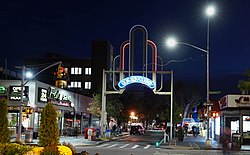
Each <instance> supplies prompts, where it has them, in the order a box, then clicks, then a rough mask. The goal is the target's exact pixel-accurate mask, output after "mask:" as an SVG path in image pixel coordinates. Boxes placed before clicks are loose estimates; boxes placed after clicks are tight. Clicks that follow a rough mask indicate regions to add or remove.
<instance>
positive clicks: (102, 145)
mask: <svg viewBox="0 0 250 155" xmlns="http://www.w3.org/2000/svg"><path fill="white" fill-rule="evenodd" d="M107 145H109V144H102V145H98V146H96V147H104V146H107Z"/></svg>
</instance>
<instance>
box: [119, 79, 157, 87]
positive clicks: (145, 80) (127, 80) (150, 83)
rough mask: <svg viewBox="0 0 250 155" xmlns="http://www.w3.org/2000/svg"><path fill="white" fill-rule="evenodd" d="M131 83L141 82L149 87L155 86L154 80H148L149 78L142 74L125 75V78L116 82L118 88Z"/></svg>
mask: <svg viewBox="0 0 250 155" xmlns="http://www.w3.org/2000/svg"><path fill="white" fill-rule="evenodd" d="M132 83H141V84H144V85H146V86H148V87H149V88H151V89H154V88H155V82H154V81H152V80H150V79H149V78H146V77H144V76H129V77H126V78H125V79H122V80H121V81H120V82H119V83H118V86H119V88H125V87H126V86H127V85H129V84H132Z"/></svg>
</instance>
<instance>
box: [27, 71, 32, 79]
mask: <svg viewBox="0 0 250 155" xmlns="http://www.w3.org/2000/svg"><path fill="white" fill-rule="evenodd" d="M26 77H27V78H29V79H31V78H32V77H33V74H32V73H31V72H29V71H28V72H26Z"/></svg>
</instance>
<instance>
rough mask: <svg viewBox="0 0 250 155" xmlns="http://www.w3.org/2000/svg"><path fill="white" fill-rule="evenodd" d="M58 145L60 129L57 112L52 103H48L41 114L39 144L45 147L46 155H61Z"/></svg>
mask: <svg viewBox="0 0 250 155" xmlns="http://www.w3.org/2000/svg"><path fill="white" fill-rule="evenodd" d="M58 143H59V128H58V124H57V112H56V109H55V107H54V106H53V105H52V103H50V102H48V103H47V105H46V106H45V107H44V109H43V111H42V113H41V124H40V128H39V142H38V144H39V145H40V146H43V147H44V154H46V153H52V154H55V155H56V154H59V151H58V148H57V145H58ZM45 152H46V153H45Z"/></svg>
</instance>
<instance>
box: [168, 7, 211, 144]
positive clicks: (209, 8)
mask: <svg viewBox="0 0 250 155" xmlns="http://www.w3.org/2000/svg"><path fill="white" fill-rule="evenodd" d="M214 13H215V8H214V7H213V6H208V7H207V8H206V15H207V16H208V21H207V47H206V49H202V48H200V47H197V46H195V45H192V44H189V43H184V42H178V41H176V40H175V39H174V38H169V39H168V40H167V45H168V46H169V47H174V46H175V45H177V44H181V45H186V46H189V47H192V48H195V49H197V50H199V51H202V52H205V53H206V55H207V66H206V68H207V92H206V96H207V98H206V103H205V106H206V107H207V139H206V145H207V146H210V145H211V142H210V138H209V137H210V136H209V110H210V106H211V105H212V104H211V103H210V99H209V90H210V88H209V39H210V37H209V29H210V27H209V19H210V17H212V16H213V15H214Z"/></svg>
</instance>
